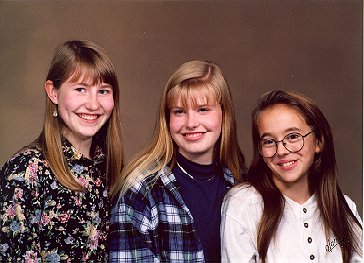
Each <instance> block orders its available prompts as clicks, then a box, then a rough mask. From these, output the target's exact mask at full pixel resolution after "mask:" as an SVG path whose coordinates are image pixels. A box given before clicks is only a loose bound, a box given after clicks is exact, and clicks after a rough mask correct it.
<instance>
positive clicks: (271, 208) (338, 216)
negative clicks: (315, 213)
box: [248, 90, 362, 262]
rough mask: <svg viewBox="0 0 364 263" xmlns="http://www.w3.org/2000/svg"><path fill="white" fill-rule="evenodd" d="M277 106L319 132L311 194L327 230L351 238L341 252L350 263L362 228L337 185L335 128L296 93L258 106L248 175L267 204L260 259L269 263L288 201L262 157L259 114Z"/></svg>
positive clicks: (275, 94) (273, 95) (270, 97)
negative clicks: (286, 108) (357, 230)
mask: <svg viewBox="0 0 364 263" xmlns="http://www.w3.org/2000/svg"><path fill="white" fill-rule="evenodd" d="M276 104H284V105H287V106H289V107H291V108H293V109H295V110H297V111H298V112H299V113H300V114H301V115H302V117H303V118H304V120H305V122H306V124H307V125H309V126H311V127H312V128H313V130H314V131H315V135H316V138H317V139H318V140H319V142H320V145H321V152H320V153H318V154H316V155H315V159H314V163H313V165H312V166H311V168H310V169H309V174H308V184H309V190H310V192H312V193H315V194H316V196H317V200H318V201H317V202H318V208H319V210H320V213H321V218H322V220H323V222H324V226H325V234H326V236H327V237H328V235H329V232H330V231H332V233H333V234H334V235H335V236H337V237H347V240H348V242H343V244H341V243H340V245H341V252H342V257H343V261H344V262H348V261H349V259H350V256H351V254H352V252H353V251H357V252H358V253H361V249H360V240H359V238H358V237H357V236H356V235H355V232H354V227H355V225H357V226H358V227H359V228H360V229H362V226H361V224H360V223H359V221H358V220H357V218H356V217H355V216H354V215H353V213H352V211H351V210H350V208H349V206H348V204H347V202H346V201H345V198H344V195H343V193H342V191H341V189H340V187H339V184H338V182H337V167H336V159H335V151H334V142H333V136H332V133H331V128H330V125H329V123H328V121H327V120H326V118H325V116H324V115H323V113H322V112H321V110H320V109H319V108H318V106H317V105H316V104H315V103H314V102H313V101H312V100H311V99H309V98H308V97H306V96H304V95H302V94H299V93H295V92H285V91H280V90H274V91H271V92H268V93H265V94H263V95H262V97H261V98H260V99H259V101H258V106H257V107H256V108H255V109H254V111H253V112H252V136H253V146H254V156H253V161H252V164H251V166H250V168H249V171H248V179H249V182H250V183H251V184H252V185H253V186H254V187H255V188H256V189H257V191H258V192H259V193H260V194H261V196H262V198H263V202H264V209H263V214H262V217H261V219H260V222H259V225H258V233H257V244H258V245H257V246H258V253H259V257H260V258H261V259H262V261H263V262H265V259H266V256H267V251H268V247H269V244H270V241H271V239H272V238H273V237H274V235H275V233H276V231H277V228H278V225H279V223H280V220H281V217H282V214H283V210H284V197H283V195H282V194H281V192H280V191H279V189H278V188H277V187H276V185H275V184H274V182H273V179H272V176H271V171H270V170H269V168H268V166H267V165H266V163H265V162H264V160H263V157H262V156H261V155H260V153H259V141H260V135H259V129H258V116H259V113H260V112H262V111H264V110H266V109H267V108H269V107H272V106H273V105H276Z"/></svg>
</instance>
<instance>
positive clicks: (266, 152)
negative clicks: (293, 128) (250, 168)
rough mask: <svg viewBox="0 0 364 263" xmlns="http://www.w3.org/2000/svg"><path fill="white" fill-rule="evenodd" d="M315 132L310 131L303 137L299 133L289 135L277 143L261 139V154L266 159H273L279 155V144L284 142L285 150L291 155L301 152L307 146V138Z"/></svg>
mask: <svg viewBox="0 0 364 263" xmlns="http://www.w3.org/2000/svg"><path fill="white" fill-rule="evenodd" d="M313 132H315V130H313V131H310V132H309V133H307V134H306V135H302V134H300V133H298V132H291V133H288V134H287V135H286V136H284V138H283V139H282V140H280V141H275V140H273V139H261V140H260V142H259V152H260V154H261V155H262V156H263V157H265V158H270V157H273V156H274V155H275V154H276V153H277V149H278V143H280V142H282V144H283V146H284V148H286V149H287V151H289V152H290V153H296V152H299V151H301V149H302V148H303V146H304V145H305V137H307V136H308V135H310V134H311V133H313Z"/></svg>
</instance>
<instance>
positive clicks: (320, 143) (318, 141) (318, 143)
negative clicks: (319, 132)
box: [315, 139, 323, 153]
mask: <svg viewBox="0 0 364 263" xmlns="http://www.w3.org/2000/svg"><path fill="white" fill-rule="evenodd" d="M322 144H323V142H322V140H319V139H316V147H315V153H320V152H321V149H322Z"/></svg>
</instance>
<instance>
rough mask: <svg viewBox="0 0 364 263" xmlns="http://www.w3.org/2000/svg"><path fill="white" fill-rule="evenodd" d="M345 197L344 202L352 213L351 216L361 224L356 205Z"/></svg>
mask: <svg viewBox="0 0 364 263" xmlns="http://www.w3.org/2000/svg"><path fill="white" fill-rule="evenodd" d="M344 197H345V201H346V203H347V204H348V206H349V208H350V210H351V212H352V213H353V215H354V216H355V217H356V218H357V219H358V220H359V222H360V223H361V222H362V221H361V218H360V215H359V212H358V209H357V207H356V204H355V202H354V201H353V200H352V199H351V198H350V197H349V196H347V195H344Z"/></svg>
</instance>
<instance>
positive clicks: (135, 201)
mask: <svg viewBox="0 0 364 263" xmlns="http://www.w3.org/2000/svg"><path fill="white" fill-rule="evenodd" d="M161 173H162V171H158V172H156V173H153V174H149V175H142V174H139V175H134V176H133V178H131V179H129V182H128V185H129V187H127V189H126V190H125V191H124V192H123V193H122V194H121V195H120V196H118V197H116V199H117V200H114V201H116V203H118V205H119V206H120V205H123V204H124V205H128V206H132V207H138V206H146V205H148V206H149V205H154V201H153V200H154V199H155V198H154V196H156V195H158V192H161V191H163V190H164V187H163V182H162V180H161V176H163V173H162V174H161Z"/></svg>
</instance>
